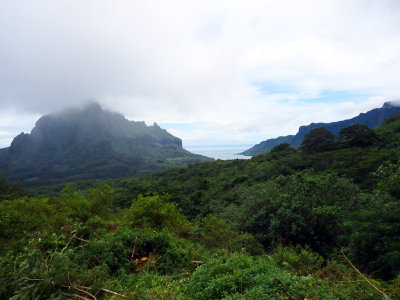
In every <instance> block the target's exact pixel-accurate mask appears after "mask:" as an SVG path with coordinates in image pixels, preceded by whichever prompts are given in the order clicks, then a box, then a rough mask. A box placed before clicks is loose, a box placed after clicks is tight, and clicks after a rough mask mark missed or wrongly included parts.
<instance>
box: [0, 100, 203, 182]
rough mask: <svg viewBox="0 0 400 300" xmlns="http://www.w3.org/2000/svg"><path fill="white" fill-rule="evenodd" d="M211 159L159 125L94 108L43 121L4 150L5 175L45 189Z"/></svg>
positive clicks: (0, 167) (1, 158) (0, 164)
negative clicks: (192, 149)
mask: <svg viewBox="0 0 400 300" xmlns="http://www.w3.org/2000/svg"><path fill="white" fill-rule="evenodd" d="M207 160H211V159H208V158H206V157H203V156H200V155H196V154H192V153H190V152H188V151H186V150H185V149H183V148H182V141H181V140H180V139H179V138H177V137H174V136H173V135H171V134H169V133H168V132H167V131H166V130H163V129H161V128H160V127H159V126H158V125H157V124H156V123H155V124H154V125H153V126H146V124H145V123H144V122H134V121H128V120H127V119H125V118H124V117H123V116H122V115H120V114H117V113H113V112H109V111H106V110H103V109H102V108H101V107H100V105H98V104H95V103H92V104H90V105H88V106H87V107H86V108H84V109H81V110H80V109H70V110H67V111H64V112H62V113H58V114H50V115H45V116H43V117H41V118H40V119H39V120H38V121H37V123H36V125H35V127H34V128H33V129H32V132H31V133H30V134H25V133H21V134H20V135H18V136H17V137H15V138H14V140H13V142H12V144H11V146H10V147H9V148H5V149H1V150H0V170H1V171H2V172H3V174H4V175H5V176H6V177H7V178H8V179H9V180H11V181H15V180H21V181H23V182H24V183H25V184H27V185H42V184H50V183H56V182H65V181H70V180H78V179H94V178H113V177H114V178H115V177H122V176H128V175H133V174H136V173H138V172H146V171H153V170H160V169H165V168H167V167H171V166H181V165H186V164H188V163H194V162H200V161H207Z"/></svg>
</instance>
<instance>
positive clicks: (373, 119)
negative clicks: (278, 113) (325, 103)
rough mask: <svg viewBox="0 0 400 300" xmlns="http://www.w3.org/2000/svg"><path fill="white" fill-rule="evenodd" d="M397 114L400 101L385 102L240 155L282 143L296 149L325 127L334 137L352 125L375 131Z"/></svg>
mask: <svg viewBox="0 0 400 300" xmlns="http://www.w3.org/2000/svg"><path fill="white" fill-rule="evenodd" d="M399 113H400V101H396V102H386V103H384V104H383V106H382V107H380V108H375V109H372V110H370V111H368V112H366V113H361V114H359V115H358V116H356V117H354V118H351V119H347V120H343V121H337V122H331V123H311V124H310V125H305V126H300V127H299V131H298V132H297V133H296V134H295V135H287V136H280V137H277V138H272V139H268V140H265V141H263V142H261V143H259V144H257V145H255V146H253V147H251V148H250V149H247V150H245V151H243V152H242V153H240V154H242V155H247V156H254V155H257V154H262V153H266V152H268V151H269V150H271V149H272V148H273V147H274V146H276V145H279V144H282V143H288V144H289V145H291V146H292V147H296V148H297V147H299V146H300V145H301V142H302V141H303V138H304V136H305V135H306V134H307V133H308V132H310V131H311V130H313V129H316V128H319V127H325V128H326V129H328V130H330V131H331V132H332V133H334V134H335V135H337V134H338V133H339V131H340V130H341V129H343V128H346V127H348V126H351V125H354V124H363V125H366V126H368V127H369V128H372V129H375V128H377V127H378V126H379V125H381V124H382V122H383V121H384V120H385V119H386V118H390V117H391V116H393V115H395V114H399Z"/></svg>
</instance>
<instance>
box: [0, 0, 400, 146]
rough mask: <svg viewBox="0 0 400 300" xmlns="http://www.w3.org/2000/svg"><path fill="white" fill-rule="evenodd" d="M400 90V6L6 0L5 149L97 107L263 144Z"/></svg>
mask: <svg viewBox="0 0 400 300" xmlns="http://www.w3.org/2000/svg"><path fill="white" fill-rule="evenodd" d="M399 82H400V1H398V0H375V1H372V0H360V1H357V0H332V1H331V0H324V1H320V0H301V1H300V0H299V1H297V0H290V1H289V0H280V1H268V0H263V1H252V0H248V1H235V0H226V1H223V0H212V1H209V0H191V1H187V0H186V1H185V0H160V1H157V0H146V1H135V0H130V1H123V0H112V1H111V0H110V1H103V0H85V1H78V0H76V1H73V0H57V1H54V0H49V1H42V0H36V1H31V0H27V1H21V0H2V1H0V148H3V147H7V146H9V144H10V143H11V141H12V138H13V137H14V136H16V135H17V134H19V133H20V132H22V131H23V132H30V130H31V129H32V128H33V126H34V124H35V122H36V121H37V119H38V118H39V117H40V116H41V115H44V114H47V113H51V112H55V111H60V110H62V109H65V108H68V107H74V106H80V105H83V104H84V103H87V102H88V101H97V102H99V103H100V104H101V105H102V106H103V107H104V108H106V109H109V110H112V111H116V112H120V113H122V114H123V115H125V116H126V118H128V119H130V120H135V121H142V120H144V121H145V122H146V124H152V123H153V122H157V123H158V124H159V125H160V126H161V127H162V128H165V129H167V130H168V131H169V132H171V133H172V134H174V135H176V136H178V137H180V138H182V139H183V143H184V145H187V146H193V145H228V144H229V145H232V144H255V143H259V142H260V141H262V140H266V139H268V138H273V137H276V136H279V135H287V134H295V133H296V132H297V129H298V127H299V126H300V125H306V124H309V123H311V122H331V121H338V120H342V119H346V118H350V117H353V116H356V115H358V114H359V113H361V112H366V111H368V110H370V109H373V108H376V107H380V106H381V105H382V104H383V103H384V102H386V101H392V100H398V99H400V86H399Z"/></svg>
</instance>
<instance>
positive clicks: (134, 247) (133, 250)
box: [131, 237, 137, 258]
mask: <svg viewBox="0 0 400 300" xmlns="http://www.w3.org/2000/svg"><path fill="white" fill-rule="evenodd" d="M136 246H137V237H135V244H134V245H133V249H132V255H131V258H133V256H134V255H135V250H136Z"/></svg>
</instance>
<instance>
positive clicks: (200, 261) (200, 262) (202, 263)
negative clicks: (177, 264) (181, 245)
mask: <svg viewBox="0 0 400 300" xmlns="http://www.w3.org/2000/svg"><path fill="white" fill-rule="evenodd" d="M192 264H198V265H204V264H205V262H204V261H202V260H192Z"/></svg>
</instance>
